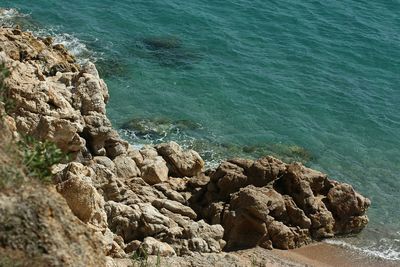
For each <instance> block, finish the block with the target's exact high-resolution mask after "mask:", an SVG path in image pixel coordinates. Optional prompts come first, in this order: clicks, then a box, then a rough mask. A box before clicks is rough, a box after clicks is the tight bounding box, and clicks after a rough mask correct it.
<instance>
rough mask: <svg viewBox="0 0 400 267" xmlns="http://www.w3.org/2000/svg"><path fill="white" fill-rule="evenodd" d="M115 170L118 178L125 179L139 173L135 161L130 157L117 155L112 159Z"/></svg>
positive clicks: (137, 175) (136, 175)
mask: <svg viewBox="0 0 400 267" xmlns="http://www.w3.org/2000/svg"><path fill="white" fill-rule="evenodd" d="M114 163H115V166H116V172H117V175H118V177H119V178H123V179H127V178H132V177H139V176H140V175H141V173H140V170H139V168H138V167H137V166H136V162H135V161H134V160H133V159H131V158H130V157H126V156H118V157H116V158H115V159H114Z"/></svg>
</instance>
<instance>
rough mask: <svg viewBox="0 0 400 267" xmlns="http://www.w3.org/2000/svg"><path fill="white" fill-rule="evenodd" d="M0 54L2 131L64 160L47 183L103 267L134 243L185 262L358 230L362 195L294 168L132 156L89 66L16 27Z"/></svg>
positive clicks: (150, 151) (187, 156)
mask: <svg viewBox="0 0 400 267" xmlns="http://www.w3.org/2000/svg"><path fill="white" fill-rule="evenodd" d="M0 50H3V51H2V52H0V60H1V61H2V62H3V61H4V62H5V64H6V66H7V67H9V68H10V69H12V72H11V75H10V77H9V78H7V80H6V85H7V88H8V89H7V90H8V91H7V97H9V98H10V99H11V100H12V101H14V103H15V106H14V107H13V108H12V109H11V110H10V111H9V112H10V115H11V116H12V117H13V118H14V120H12V122H13V123H11V124H10V125H15V127H14V130H18V131H19V132H22V133H25V134H30V135H33V136H35V137H37V138H40V139H46V140H49V141H53V142H55V143H56V144H57V145H58V146H59V147H60V148H62V149H63V150H64V151H65V152H72V154H73V156H75V162H72V163H69V164H60V165H58V166H55V167H53V169H52V171H53V174H54V179H53V180H54V182H55V183H56V184H57V189H58V191H59V192H60V193H61V194H62V195H63V196H64V197H65V199H66V201H67V203H68V205H69V207H70V209H71V210H72V211H73V213H74V214H75V215H76V216H77V217H78V218H79V219H80V220H81V222H82V224H83V223H86V224H87V225H88V226H90V227H91V228H94V229H96V230H97V232H96V233H95V234H96V235H98V236H99V238H100V239H101V242H99V244H101V247H102V252H103V253H104V254H105V255H106V256H107V257H106V258H105V260H106V261H107V262H106V264H108V266H115V265H116V264H121V266H124V265H127V264H128V263H127V262H125V261H124V259H125V258H126V257H128V255H127V254H126V253H133V252H134V251H135V250H137V249H138V248H139V247H140V246H141V247H142V248H143V249H145V250H146V251H147V253H149V254H155V255H156V254H158V253H160V255H161V256H173V255H179V256H183V255H191V257H194V255H196V254H195V253H194V252H200V253H220V252H221V251H222V249H224V248H225V245H226V249H227V250H232V249H236V248H249V247H255V246H261V247H263V248H269V249H271V248H281V249H291V248H295V247H299V246H302V245H305V244H308V243H309V242H311V240H312V239H316V240H319V239H321V238H325V237H331V236H333V235H334V234H345V233H356V232H359V231H361V230H362V229H363V228H364V227H365V225H366V224H367V223H368V218H367V216H366V215H365V213H366V210H367V209H368V207H369V205H370V201H369V200H368V199H366V198H364V197H362V196H361V195H359V194H358V193H356V192H355V191H354V189H353V188H352V187H351V186H349V185H347V184H342V183H339V182H335V181H332V180H330V179H328V177H327V175H325V174H323V173H321V172H318V171H315V170H312V169H309V168H306V167H304V166H303V165H301V164H300V163H292V164H285V163H283V162H282V161H280V160H278V159H275V158H273V157H269V156H268V157H265V158H261V159H259V160H255V161H254V160H247V159H232V160H229V161H226V162H223V163H222V164H221V165H220V166H219V167H218V168H217V169H216V170H209V171H206V172H204V171H203V167H204V161H203V160H202V159H201V157H200V156H199V154H198V153H197V152H195V151H193V150H184V149H182V148H181V147H180V146H179V145H178V144H176V143H174V142H170V143H168V144H160V145H157V146H155V147H153V146H149V145H146V146H144V147H143V148H141V149H140V150H137V149H135V148H134V147H132V146H130V145H129V144H128V143H127V142H126V141H124V140H122V139H121V138H120V136H119V135H118V132H117V131H116V130H115V129H113V128H112V124H111V122H110V121H109V119H108V118H107V116H106V110H105V106H106V103H107V101H108V98H109V95H108V89H107V86H106V84H105V83H104V81H103V80H102V79H100V78H99V75H98V71H97V69H96V67H95V66H94V64H92V63H88V64H86V65H84V66H82V67H81V66H78V65H76V64H75V60H74V59H73V57H72V56H70V55H69V54H68V52H67V51H66V49H65V47H64V46H62V45H59V44H53V43H52V41H51V40H47V39H37V38H34V37H33V36H32V34H30V33H24V32H22V31H21V30H19V29H14V30H12V29H3V28H1V29H0ZM1 114H2V115H3V112H1ZM6 119H7V117H6ZM14 122H15V123H14ZM10 127H11V126H10ZM11 128H12V127H11ZM78 162H80V163H78ZM104 201H107V202H106V203H105V202H104ZM13 203H14V202H13ZM0 204H1V201H0ZM13 205H14V204H13ZM0 206H1V205H0ZM0 208H1V207H0ZM0 219H1V213H0ZM196 219H200V221H195V220H196ZM201 219H204V220H206V221H207V222H206V221H204V220H201ZM208 223H211V224H213V225H210V224H208ZM221 225H222V226H221ZM68 227H70V226H68ZM0 228H1V226H0ZM68 229H69V228H68ZM0 230H1V229H0ZM2 240H3V239H1V238H0V242H2ZM24 240H25V239H24ZM83 240H84V241H85V239H83ZM141 240H143V242H142V241H141ZM225 240H226V241H225ZM24 242H25V241H24ZM28 243H29V242H28ZM139 250H140V249H139ZM50 251H52V250H50ZM78 254H79V253H78ZM99 255H102V254H101V253H100V254H99ZM210 255H211V254H210ZM102 257H103V258H102V259H104V255H102ZM111 257H112V258H111ZM210 257H211V256H210ZM78 258H79V259H81V255H78ZM116 258H119V260H118V261H117V260H116ZM217 258H218V257H217ZM113 259H114V260H113ZM92 260H93V259H92V258H90V259H89V260H88V261H86V262H87V263H88V265H89V266H91V265H93V266H94V265H96V264H95V261H92ZM82 262H85V261H82ZM86 262H85V263H86ZM229 262H231V261H229ZM92 263H93V264H92ZM99 266H101V264H100V265H99Z"/></svg>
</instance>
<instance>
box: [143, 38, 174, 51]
mask: <svg viewBox="0 0 400 267" xmlns="http://www.w3.org/2000/svg"><path fill="white" fill-rule="evenodd" d="M143 43H144V44H145V45H146V47H147V48H148V49H151V50H161V49H177V48H181V47H182V42H181V40H179V39H178V38H177V37H174V36H164V37H163V36H158V37H147V38H144V39H143Z"/></svg>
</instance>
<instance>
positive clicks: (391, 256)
mask: <svg viewBox="0 0 400 267" xmlns="http://www.w3.org/2000/svg"><path fill="white" fill-rule="evenodd" d="M393 241H397V242H399V243H400V240H389V239H381V240H380V244H379V245H371V246H365V247H364V246H355V245H352V244H350V243H347V242H345V241H343V240H338V239H326V240H324V242H325V243H328V244H331V245H336V246H339V247H342V248H346V249H350V250H353V251H356V252H358V253H362V254H364V255H366V256H370V257H375V258H381V259H384V260H390V261H399V260H400V250H399V247H398V246H396V245H395V244H394V243H393Z"/></svg>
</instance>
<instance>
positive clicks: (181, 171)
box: [156, 142, 204, 177]
mask: <svg viewBox="0 0 400 267" xmlns="http://www.w3.org/2000/svg"><path fill="white" fill-rule="evenodd" d="M156 149H157V152H158V153H159V154H160V155H161V156H162V157H163V158H164V159H165V160H166V161H167V162H168V166H169V169H170V175H171V176H174V177H184V176H187V177H192V176H195V175H197V174H199V173H200V172H201V171H202V170H203V167H204V161H203V159H202V158H201V157H200V155H199V154H198V153H197V152H196V151H194V150H187V151H184V150H183V149H182V148H181V147H180V146H179V145H178V144H177V143H175V142H169V143H167V144H160V145H158V146H157V147H156Z"/></svg>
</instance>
